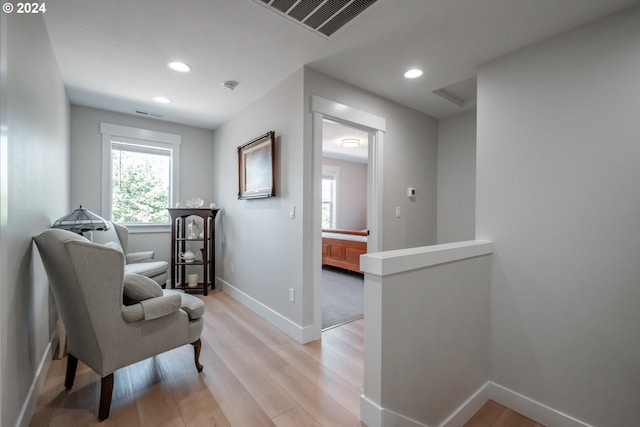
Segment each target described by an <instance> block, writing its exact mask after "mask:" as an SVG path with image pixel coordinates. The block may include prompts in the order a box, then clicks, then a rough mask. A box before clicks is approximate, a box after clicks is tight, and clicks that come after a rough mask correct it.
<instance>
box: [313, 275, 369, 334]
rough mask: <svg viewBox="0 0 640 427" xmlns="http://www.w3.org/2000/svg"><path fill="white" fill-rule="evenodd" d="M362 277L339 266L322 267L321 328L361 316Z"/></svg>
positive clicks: (362, 297) (362, 300)
mask: <svg viewBox="0 0 640 427" xmlns="http://www.w3.org/2000/svg"><path fill="white" fill-rule="evenodd" d="M363 313H364V277H363V276H362V274H357V273H352V272H350V271H346V270H341V269H339V268H332V267H326V266H323V267H322V329H327V328H331V327H333V326H336V325H340V324H342V323H345V322H349V321H351V320H355V319H358V318H360V317H362V315H363Z"/></svg>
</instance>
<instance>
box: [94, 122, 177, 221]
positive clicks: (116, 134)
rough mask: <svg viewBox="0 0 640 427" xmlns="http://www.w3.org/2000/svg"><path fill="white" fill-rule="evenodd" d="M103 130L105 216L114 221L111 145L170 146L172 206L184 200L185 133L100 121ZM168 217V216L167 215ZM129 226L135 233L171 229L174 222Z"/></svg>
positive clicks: (103, 201)
mask: <svg viewBox="0 0 640 427" xmlns="http://www.w3.org/2000/svg"><path fill="white" fill-rule="evenodd" d="M100 133H101V134H102V183H101V195H102V211H101V214H102V216H104V217H105V218H107V219H109V220H111V215H112V211H111V202H112V200H111V190H112V187H113V185H112V157H111V156H112V153H111V144H112V143H113V142H115V143H136V144H140V145H146V146H148V147H154V148H161V149H168V150H171V151H172V155H171V180H170V183H171V188H170V190H169V206H173V204H174V203H175V201H177V200H180V194H179V188H180V181H179V177H180V145H181V144H182V136H180V135H174V134H171V133H165V132H158V131H153V130H148V129H140V128H134V127H129V126H121V125H114V124H111V123H100ZM167 218H169V217H168V215H167ZM127 228H128V229H129V231H130V232H132V233H144V232H149V233H151V232H154V233H155V232H159V231H165V232H169V231H170V230H171V223H170V222H169V219H167V223H166V224H127Z"/></svg>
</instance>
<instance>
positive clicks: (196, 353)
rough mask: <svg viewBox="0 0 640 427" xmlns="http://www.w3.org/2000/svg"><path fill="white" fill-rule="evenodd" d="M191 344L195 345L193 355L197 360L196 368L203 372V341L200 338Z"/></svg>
mask: <svg viewBox="0 0 640 427" xmlns="http://www.w3.org/2000/svg"><path fill="white" fill-rule="evenodd" d="M191 345H192V346H193V356H194V360H195V362H196V369H197V370H198V372H202V365H201V364H200V350H201V349H202V341H200V339H198V341H196V342H192V343H191Z"/></svg>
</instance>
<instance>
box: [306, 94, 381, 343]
mask: <svg viewBox="0 0 640 427" xmlns="http://www.w3.org/2000/svg"><path fill="white" fill-rule="evenodd" d="M311 111H312V115H313V127H312V129H313V136H312V145H313V171H314V172H313V192H312V195H313V198H312V200H313V221H312V231H313V232H312V236H313V238H312V250H311V254H312V258H313V260H314V262H313V263H312V265H311V268H312V271H313V274H312V286H313V325H312V327H311V329H310V330H309V332H310V334H309V335H307V337H308V338H306V339H305V342H306V341H310V340H317V339H320V338H321V332H322V263H321V262H320V260H321V259H322V246H323V244H322V233H321V230H322V213H323V203H322V199H323V197H322V181H323V175H324V176H326V177H327V179H329V180H330V178H331V174H330V171H329V172H327V173H326V174H323V134H324V132H325V120H327V121H329V122H335V123H337V124H339V125H342V126H345V127H348V128H353V129H355V130H359V131H361V132H364V133H363V134H361V137H362V138H363V140H364V135H366V141H367V144H366V146H367V149H366V151H367V169H366V174H367V188H366V194H365V199H366V202H365V203H366V227H365V228H364V230H367V231H366V232H365V237H366V243H365V245H366V252H378V251H380V250H381V249H382V172H383V162H382V151H383V142H384V132H385V129H386V120H385V119H384V118H382V117H379V116H376V115H373V114H370V113H368V112H366V111H362V110H358V109H355V108H352V107H349V106H347V105H344V104H339V103H337V102H334V101H330V100H327V99H324V98H321V97H318V96H312V97H311ZM327 132H328V130H327ZM343 139H349V138H343ZM356 139H357V137H356ZM363 140H362V141H360V145H364V144H363ZM340 142H341V143H342V141H340ZM341 145H342V144H341ZM338 174H339V175H340V172H339V173H338ZM325 187H330V184H329V183H326V184H325ZM338 203H339V201H338ZM331 209H333V207H332V206H331V204H330V203H329V204H325V209H324V210H325V211H327V212H328V211H330V210H331ZM325 216H326V215H325ZM339 217H340V213H336V220H339ZM329 224H330V222H329ZM356 258H357V262H358V263H359V256H357V257H356ZM338 267H341V266H338ZM358 270H359V268H358ZM364 306H365V307H364V311H366V301H365V302H364Z"/></svg>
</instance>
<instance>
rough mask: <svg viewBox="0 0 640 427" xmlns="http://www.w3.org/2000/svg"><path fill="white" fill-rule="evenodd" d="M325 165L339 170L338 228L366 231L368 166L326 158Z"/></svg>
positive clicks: (323, 162) (323, 161)
mask: <svg viewBox="0 0 640 427" xmlns="http://www.w3.org/2000/svg"><path fill="white" fill-rule="evenodd" d="M322 164H323V165H328V166H335V167H337V168H339V171H340V172H339V174H338V182H337V188H336V193H337V194H336V200H337V205H336V228H339V229H344V230H364V229H365V228H367V165H366V163H356V162H349V161H346V160H338V159H332V158H328V157H324V158H323V159H322Z"/></svg>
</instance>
